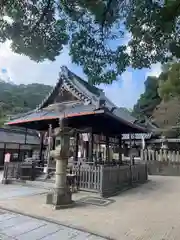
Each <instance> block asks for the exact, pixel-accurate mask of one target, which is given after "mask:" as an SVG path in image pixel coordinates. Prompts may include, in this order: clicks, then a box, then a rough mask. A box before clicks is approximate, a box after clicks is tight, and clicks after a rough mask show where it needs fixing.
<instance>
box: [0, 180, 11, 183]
mask: <svg viewBox="0 0 180 240" xmlns="http://www.w3.org/2000/svg"><path fill="white" fill-rule="evenodd" d="M1 183H2V184H11V183H12V181H11V180H10V179H2V181H1Z"/></svg>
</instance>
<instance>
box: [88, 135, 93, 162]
mask: <svg viewBox="0 0 180 240" xmlns="http://www.w3.org/2000/svg"><path fill="white" fill-rule="evenodd" d="M93 146H94V135H93V132H91V133H90V142H89V157H88V158H89V160H88V161H89V162H93Z"/></svg>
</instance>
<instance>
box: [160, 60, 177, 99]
mask: <svg viewBox="0 0 180 240" xmlns="http://www.w3.org/2000/svg"><path fill="white" fill-rule="evenodd" d="M159 95H160V97H161V98H162V99H163V100H168V99H170V98H172V97H180V63H174V64H172V65H171V66H169V68H168V69H167V71H165V72H163V73H162V74H161V75H160V76H159Z"/></svg>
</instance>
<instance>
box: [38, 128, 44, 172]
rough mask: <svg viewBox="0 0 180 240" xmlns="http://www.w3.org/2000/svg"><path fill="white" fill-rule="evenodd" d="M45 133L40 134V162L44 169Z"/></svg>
mask: <svg viewBox="0 0 180 240" xmlns="http://www.w3.org/2000/svg"><path fill="white" fill-rule="evenodd" d="M43 141H44V133H43V132H40V150H39V158H40V162H41V164H42V167H44V158H43V154H42V153H43V148H44V143H43Z"/></svg>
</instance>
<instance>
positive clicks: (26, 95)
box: [0, 81, 52, 125]
mask: <svg viewBox="0 0 180 240" xmlns="http://www.w3.org/2000/svg"><path fill="white" fill-rule="evenodd" d="M51 89H52V87H51V86H47V85H43V84H29V85H23V84H21V85H15V84H10V83H6V82H3V81H0V125H1V124H2V123H3V122H4V121H5V119H6V118H7V117H8V115H13V114H18V113H23V112H27V111H30V110H33V109H35V108H36V107H37V105H38V104H40V103H41V101H42V100H43V99H44V97H45V96H46V95H47V94H48V93H49V92H50V90H51Z"/></svg>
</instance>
